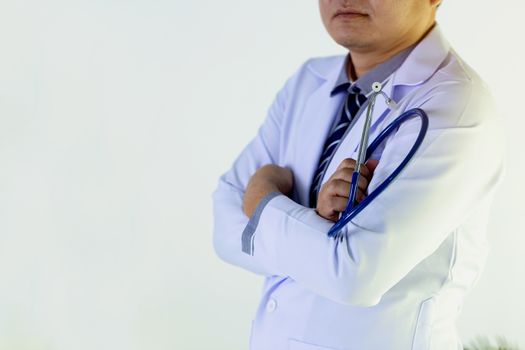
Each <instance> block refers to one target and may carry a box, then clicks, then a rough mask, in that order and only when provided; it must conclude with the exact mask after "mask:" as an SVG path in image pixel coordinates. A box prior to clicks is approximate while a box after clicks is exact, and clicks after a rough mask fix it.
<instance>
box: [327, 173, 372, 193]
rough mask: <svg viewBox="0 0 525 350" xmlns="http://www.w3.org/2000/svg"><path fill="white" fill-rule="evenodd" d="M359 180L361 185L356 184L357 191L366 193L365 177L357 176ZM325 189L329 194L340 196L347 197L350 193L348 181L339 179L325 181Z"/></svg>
mask: <svg viewBox="0 0 525 350" xmlns="http://www.w3.org/2000/svg"><path fill="white" fill-rule="evenodd" d="M361 179H363V180H361ZM359 182H360V183H362V185H359V184H358V185H357V192H358V193H359V192H361V193H366V187H367V184H368V182H366V179H365V178H364V177H362V176H361V177H359ZM327 191H328V194H329V195H330V196H340V197H346V198H348V196H349V195H350V182H347V181H344V180H340V179H334V180H332V181H330V182H329V183H327ZM356 198H357V196H356Z"/></svg>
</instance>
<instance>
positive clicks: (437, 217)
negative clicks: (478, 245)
mask: <svg viewBox="0 0 525 350" xmlns="http://www.w3.org/2000/svg"><path fill="white" fill-rule="evenodd" d="M413 107H420V108H423V109H424V110H425V111H426V112H427V114H428V116H429V119H430V123H429V129H428V132H427V135H426V137H425V139H424V141H423V144H422V145H421V147H420V149H419V150H418V152H417V153H416V155H415V157H414V158H413V159H412V161H411V162H409V163H408V165H407V167H406V168H405V169H404V171H403V172H402V173H401V174H400V175H399V177H398V178H397V179H396V180H395V181H394V182H392V184H391V185H390V186H389V187H388V188H387V189H386V190H385V191H384V192H382V193H381V194H380V195H379V196H378V197H377V198H376V199H375V200H374V201H372V202H371V203H370V204H369V205H368V207H366V208H365V209H364V210H363V211H362V212H361V213H360V214H358V215H357V216H356V217H355V218H354V220H353V222H350V223H349V224H348V225H347V226H346V227H345V229H344V230H345V236H344V238H343V239H342V240H338V239H334V238H329V237H328V236H327V231H328V230H329V229H330V227H331V226H332V224H333V223H332V222H330V221H327V220H325V219H323V218H322V217H320V216H318V215H317V214H316V213H315V211H314V210H313V209H310V208H306V207H303V206H301V205H299V204H297V203H295V202H294V201H292V200H291V199H289V198H288V197H286V196H284V195H278V196H276V197H274V198H272V199H271V200H270V201H269V202H268V204H267V205H266V207H265V208H264V210H263V211H262V214H261V216H260V218H259V222H258V226H257V228H256V230H255V233H254V234H255V237H254V250H253V252H252V254H253V255H254V256H255V257H256V258H258V261H261V262H262V264H264V266H267V267H268V268H269V269H271V270H272V271H278V272H279V273H280V274H283V275H287V276H289V277H291V278H292V279H294V280H295V281H296V282H297V283H300V284H302V285H303V286H304V287H305V288H308V289H310V290H311V291H313V292H315V293H317V294H319V295H322V296H324V297H326V298H329V299H332V300H334V301H337V302H340V303H345V304H353V305H360V306H373V305H376V304H377V303H378V302H379V301H380V300H381V297H382V295H383V294H385V293H386V292H387V291H388V290H389V289H390V288H391V287H392V286H394V285H395V284H396V283H397V282H399V281H400V280H401V279H402V278H403V277H404V276H405V275H406V274H408V272H409V271H410V270H411V269H412V268H414V267H415V266H416V265H417V264H418V263H419V262H420V261H422V260H423V259H425V258H426V257H427V256H429V255H430V254H432V252H434V251H435V250H436V249H437V248H438V247H439V245H440V244H441V242H442V241H443V240H444V239H445V238H446V236H448V235H449V234H450V233H451V232H452V231H453V230H454V229H455V228H456V227H458V226H459V225H460V224H461V223H462V222H463V221H464V219H465V218H466V217H467V216H468V215H469V213H470V212H471V210H473V209H475V207H476V205H477V204H478V203H481V202H482V201H485V200H489V199H490V197H491V196H492V194H493V191H494V189H495V187H496V185H497V184H498V183H499V179H500V176H501V173H502V169H503V151H502V146H501V144H502V137H501V129H500V126H501V125H500V124H501V122H500V121H499V119H498V118H497V115H496V114H494V109H493V108H492V103H491V96H490V94H489V93H488V92H487V91H486V89H485V88H483V87H480V86H478V85H476V84H473V83H470V82H457V83H443V84H442V85H440V86H436V87H435V88H434V89H432V90H431V91H429V92H428V94H427V95H425V96H424V97H422V98H419V99H418V101H415V102H413V103H412V105H411V106H410V108H413ZM419 129H420V122H419V120H417V118H415V119H413V120H410V121H408V122H406V123H405V124H403V125H402V126H400V127H399V129H398V130H397V132H396V133H395V134H394V135H392V136H391V137H390V138H389V139H388V140H387V141H385V142H386V144H385V148H384V151H383V153H382V155H381V159H380V161H379V165H378V167H377V168H376V170H375V173H374V177H373V179H372V181H371V182H370V184H369V193H370V192H371V191H372V190H373V189H375V188H376V187H377V186H378V185H379V184H380V183H381V182H382V181H383V180H384V179H385V178H386V177H387V176H388V175H389V174H390V173H391V172H392V170H393V169H394V168H395V167H396V166H397V165H398V164H399V163H400V162H401V161H402V159H403V158H404V157H405V155H406V154H407V153H408V150H409V149H410V147H411V146H412V144H413V141H414V140H415V138H416V135H417V133H418V132H419Z"/></svg>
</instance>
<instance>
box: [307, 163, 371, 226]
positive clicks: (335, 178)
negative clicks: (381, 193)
mask: <svg viewBox="0 0 525 350" xmlns="http://www.w3.org/2000/svg"><path fill="white" fill-rule="evenodd" d="M378 163H379V161H378V160H375V159H370V160H368V161H366V162H365V164H364V165H365V166H361V170H360V174H361V176H359V180H358V184H357V193H356V200H357V202H358V203H359V202H361V201H362V200H363V199H365V197H366V196H367V195H368V184H369V183H370V181H371V180H372V176H373V174H374V170H375V168H376V167H377V164H378ZM356 166H357V162H356V160H355V159H352V158H346V159H344V160H343V161H342V162H341V164H339V166H338V167H337V170H336V171H335V172H334V173H333V174H332V176H330V178H329V179H328V181H326V182H325V183H324V184H323V186H321V191H320V192H319V196H318V199H317V208H316V209H315V211H316V212H317V214H319V215H320V216H322V217H323V218H325V219H327V220H331V221H334V222H335V221H337V219H338V218H339V213H340V212H343V211H344V210H345V209H346V205H347V203H348V196H349V195H350V185H351V183H352V173H353V172H354V170H355V168H356Z"/></svg>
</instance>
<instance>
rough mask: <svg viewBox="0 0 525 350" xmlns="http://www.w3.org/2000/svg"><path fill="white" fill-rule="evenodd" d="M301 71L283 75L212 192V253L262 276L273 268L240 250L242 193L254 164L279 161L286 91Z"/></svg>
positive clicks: (243, 222) (244, 223)
mask: <svg viewBox="0 0 525 350" xmlns="http://www.w3.org/2000/svg"><path fill="white" fill-rule="evenodd" d="M303 66H304V65H303ZM301 71H302V67H301V68H299V70H298V71H297V72H295V74H293V75H292V76H291V77H289V78H288V79H287V81H286V83H285V84H284V86H283V88H282V89H281V90H280V91H279V92H278V93H277V95H276V97H275V99H274V101H273V102H272V104H271V106H270V108H269V109H268V113H267V116H266V118H265V120H264V122H263V124H262V125H261V126H260V127H259V129H258V132H257V134H256V136H255V137H254V138H253V139H252V140H251V141H250V142H249V143H248V145H247V146H246V147H245V148H244V149H243V150H242V152H241V153H240V154H239V155H238V156H237V158H236V159H235V161H234V162H233V165H232V166H231V168H230V169H229V170H228V171H227V172H226V173H224V174H222V176H220V178H219V181H218V185H217V188H216V189H215V191H214V192H213V196H212V197H213V216H214V219H213V246H214V249H215V252H216V254H217V255H218V256H219V257H220V258H221V259H222V260H224V261H225V262H228V263H230V264H233V265H236V266H239V267H241V268H244V269H246V270H249V271H251V272H254V273H256V274H260V275H265V276H270V275H275V274H276V271H275V270H272V269H271V268H270V266H268V265H267V264H265V262H264V261H262V260H260V259H259V257H258V256H251V255H248V254H245V253H243V252H242V234H243V231H244V230H245V227H246V226H247V224H248V221H249V219H248V217H247V216H246V214H245V213H244V212H243V197H244V192H245V190H246V186H247V184H248V181H249V179H250V177H251V176H252V175H253V174H254V173H255V171H256V170H257V169H258V168H260V167H261V166H263V165H266V164H278V163H279V151H280V142H281V138H282V124H283V118H284V115H285V110H286V107H287V103H288V101H289V99H290V96H289V95H290V92H289V91H290V90H292V89H293V85H294V84H296V81H297V77H298V75H299V74H300V72H301ZM261 207H262V206H261ZM260 209H261V208H260V207H258V210H259V211H260Z"/></svg>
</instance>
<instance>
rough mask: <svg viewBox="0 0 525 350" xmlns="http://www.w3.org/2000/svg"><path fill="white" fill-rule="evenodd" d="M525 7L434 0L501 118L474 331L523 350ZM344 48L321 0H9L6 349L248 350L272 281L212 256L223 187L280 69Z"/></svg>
mask: <svg viewBox="0 0 525 350" xmlns="http://www.w3.org/2000/svg"><path fill="white" fill-rule="evenodd" d="M524 10H525V6H524V5H523V2H521V1H519V0H515V1H511V0H507V1H499V2H494V1H488V0H485V1H484V0H481V1H480V0H477V1H475V0H462V1H449V0H445V1H444V3H443V6H442V7H441V8H440V11H439V18H438V19H439V22H440V24H441V26H442V29H443V31H444V33H445V34H446V35H447V36H448V38H449V40H450V42H451V43H452V45H453V46H454V47H455V48H456V50H457V51H458V52H459V54H460V55H461V56H462V57H463V58H464V59H465V60H466V61H467V62H469V64H470V65H471V66H473V67H474V68H475V69H476V70H477V71H478V72H479V73H480V74H481V75H482V76H483V77H484V78H485V80H486V81H487V82H488V83H489V85H490V86H491V87H492V89H493V91H494V95H495V96H496V98H497V100H498V103H499V105H500V110H501V113H502V114H503V115H504V117H505V123H506V126H507V130H506V132H507V142H508V144H507V147H508V154H507V158H508V169H507V176H506V178H505V181H504V184H503V186H502V187H501V191H500V193H499V194H498V197H497V198H496V201H495V203H494V209H493V213H492V217H491V220H490V240H491V242H492V251H491V255H490V258H489V260H488V263H487V266H486V270H485V273H484V275H483V277H482V278H481V279H480V281H479V283H478V285H477V286H476V288H475V289H474V290H473V291H472V292H471V294H470V295H469V297H468V299H467V301H466V304H465V307H464V310H463V315H462V317H461V319H460V321H459V325H458V327H459V330H460V333H461V335H462V337H463V339H464V341H465V342H468V341H469V340H470V339H472V337H474V336H475V335H478V334H487V335H490V336H493V335H502V336H505V337H507V338H508V339H509V340H511V341H513V342H515V343H519V344H520V345H521V346H522V347H525V332H523V331H524V330H525V320H524V318H525V316H524V315H525V302H524V301H523V299H522V298H521V296H522V295H525V281H524V277H523V276H525V263H524V261H523V255H524V254H523V253H524V245H525V230H524V228H523V222H522V220H523V218H524V210H523V208H524V205H523V202H522V200H521V199H522V198H523V197H524V196H525V190H524V187H523V186H522V185H521V184H520V180H521V179H523V178H524V177H525V167H524V165H523V164H524V162H523V160H524V157H523V154H522V153H521V152H522V149H523V147H524V146H525V141H524V136H522V135H521V134H520V128H521V129H523V128H524V127H525V122H524V118H525V116H524V115H523V112H522V110H523V107H524V103H525V102H524V99H525V98H524V97H523V96H524V95H523V94H524V92H523V90H524V89H523V86H522V85H521V86H520V84H523V82H524V81H525V79H524V78H525V76H524V69H523V65H524V63H525V50H524V47H523V42H524V41H523V35H522V34H520V33H523V27H522V25H521V23H522V21H523V18H522V17H523V13H524ZM344 52H345V51H344V48H342V47H339V46H337V45H336V44H335V43H334V42H333V41H332V40H331V38H330V37H329V36H328V35H327V34H326V32H325V30H324V27H323V26H322V24H321V20H320V17H319V14H318V5H317V2H316V1H304V0H285V1H282V0H279V1H278V0H266V1H257V2H252V1H240V0H237V1H234V0H224V1H212V0H201V1H182V0H175V1H173V0H171V1H168V0H149V1H146V0H129V1H124V0H74V1H72V0H67V1H66V0H63V1H60V0H47V1H42V0H12V1H8V0H0V349H2V350H4V349H6V350H22V349H23V350H33V349H46V350H55V349H57V350H58V349H60V350H66V349H67V350H83V349H86V350H88V349H89V350H92V349H97V350H105V349H108V350H109V349H111V350H115V349H126V350H134V349H148V350H150V349H155V350H156V349H159V350H160V349H180V350H186V349H246V348H247V342H248V335H249V327H250V320H251V318H252V317H253V316H254V313H255V309H256V307H257V302H258V298H259V293H260V288H261V286H262V277H259V276H256V275H252V274H250V273H248V272H246V271H243V270H241V269H239V268H236V267H232V266H230V265H227V264H225V263H223V262H222V261H221V260H219V259H218V258H217V257H216V255H215V253H214V251H213V247H212V239H211V232H212V216H211V212H212V211H211V193H212V192H213V190H214V189H215V186H216V183H217V178H218V177H219V175H220V174H222V173H223V172H224V171H226V170H227V169H228V168H229V166H230V165H231V162H232V161H233V159H234V158H235V157H236V156H237V154H238V153H239V152H240V151H241V150H242V148H243V147H244V146H245V145H246V143H247V142H248V141H249V140H250V139H251V138H252V137H253V136H254V135H255V133H256V130H257V128H258V126H259V125H260V123H261V122H262V121H263V119H264V117H265V114H266V110H267V108H268V106H269V104H270V103H271V101H272V99H273V97H274V95H275V93H276V92H277V90H278V89H279V88H280V87H281V86H282V84H283V83H284V81H285V79H286V78H287V77H288V76H289V75H290V74H292V73H293V72H294V71H295V70H296V69H297V68H298V67H299V65H300V64H301V63H302V62H304V60H306V59H307V58H309V57H312V56H324V55H332V54H342V53H344ZM487 142H491V140H490V139H488V140H487ZM486 166H487V167H490V166H491V162H490V159H487V162H486ZM465 181H468V179H465ZM458 185H461V184H458ZM451 195H453V194H451Z"/></svg>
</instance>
